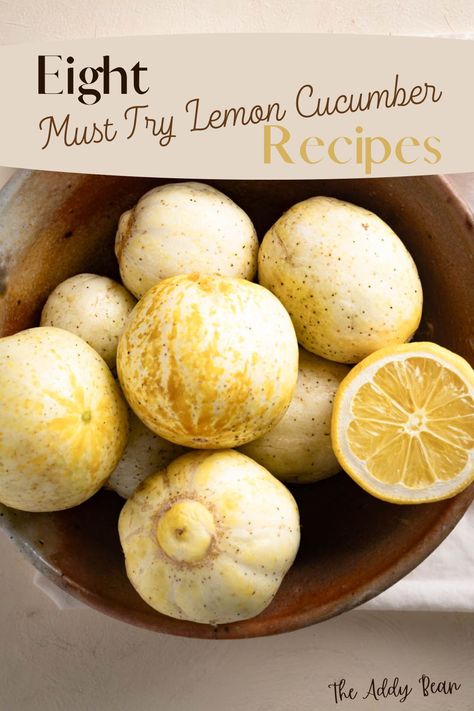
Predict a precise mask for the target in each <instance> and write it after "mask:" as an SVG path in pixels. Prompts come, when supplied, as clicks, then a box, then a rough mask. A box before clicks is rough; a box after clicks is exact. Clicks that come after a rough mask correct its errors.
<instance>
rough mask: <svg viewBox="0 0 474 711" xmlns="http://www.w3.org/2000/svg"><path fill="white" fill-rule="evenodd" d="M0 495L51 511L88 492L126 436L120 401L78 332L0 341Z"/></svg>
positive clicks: (33, 332) (36, 332) (38, 331)
mask: <svg viewBox="0 0 474 711" xmlns="http://www.w3.org/2000/svg"><path fill="white" fill-rule="evenodd" d="M0 363H1V368H0V501H1V502H2V503H4V504H6V505H7V506H12V507H14V508H17V509H21V510H23V511H57V510H60V509H67V508H70V507H71V506H77V505H78V504H80V503H82V502H83V501H85V500H86V499H88V498H89V497H90V496H92V494H94V493H95V492H96V491H97V490H98V489H99V488H100V487H101V486H102V485H103V483H104V481H105V480H106V479H107V477H108V476H109V475H110V474H111V472H112V471H113V470H114V468H115V466H116V464H117V462H118V461H119V459H120V457H121V455H122V452H123V450H124V448H125V444H126V441H127V436H128V416H127V407H126V404H125V402H124V400H123V398H122V395H121V393H120V389H119V388H118V386H117V384H116V382H115V381H114V379H113V377H112V374H111V372H110V370H109V368H108V367H107V365H106V364H105V362H104V361H103V360H102V358H101V357H100V356H99V355H98V354H97V353H96V352H95V351H94V350H93V349H92V348H91V347H90V346H89V345H87V343H85V341H83V340H82V339H80V338H79V337H78V336H75V335H73V334H72V333H69V331H65V330H62V329H59V328H42V327H39V328H32V329H29V330H27V331H22V332H21V333H18V334H16V335H13V336H8V337H6V338H2V339H0Z"/></svg>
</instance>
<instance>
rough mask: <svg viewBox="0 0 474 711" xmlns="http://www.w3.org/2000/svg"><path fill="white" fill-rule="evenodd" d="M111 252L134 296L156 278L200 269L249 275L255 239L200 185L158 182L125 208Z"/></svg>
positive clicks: (232, 208) (234, 211) (234, 210)
mask: <svg viewBox="0 0 474 711" xmlns="http://www.w3.org/2000/svg"><path fill="white" fill-rule="evenodd" d="M115 253H116V255H117V258H118V261H119V265H120V274H121V276H122V280H123V283H124V284H125V285H126V286H127V288H128V289H130V291H131V292H132V293H133V294H135V296H136V297H137V298H141V297H142V296H143V294H145V292H146V291H147V290H148V289H149V288H151V287H152V286H153V285H154V284H157V283H158V282H159V281H161V280H162V279H166V278H168V277H171V276H175V275H177V274H186V273H189V272H200V273H202V274H214V273H215V274H222V275H224V276H233V277H242V278H244V279H250V280H251V279H253V278H254V276H255V274H256V272H257V253H258V240H257V235H256V232H255V228H254V226H253V224H252V222H251V220H250V218H249V217H248V215H247V214H246V213H245V212H244V211H243V210H242V209H241V208H240V207H239V206H238V205H236V204H235V202H233V201H232V200H231V199H230V198H229V197H227V195H224V194H223V193H221V192H220V191H219V190H216V189H215V188H213V187H211V186H210V185H205V184H204V183H196V182H185V183H169V184H167V185H161V186H159V187H157V188H154V189H153V190H150V191H149V192H148V193H146V194H145V195H143V197H141V198H140V200H139V201H138V203H137V204H136V205H135V207H133V208H132V209H131V210H128V211H127V212H125V213H124V214H123V215H122V217H121V219H120V222H119V227H118V230H117V236H116V242H115Z"/></svg>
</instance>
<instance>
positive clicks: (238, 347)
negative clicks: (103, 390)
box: [117, 274, 298, 449]
mask: <svg viewBox="0 0 474 711" xmlns="http://www.w3.org/2000/svg"><path fill="white" fill-rule="evenodd" d="M117 372H118V375H119V379H120V382H121V385H122V388H123V390H124V393H125V396H126V398H127V400H128V402H129V403H130V405H131V407H132V408H133V410H134V411H135V413H136V414H137V415H138V417H139V418H140V419H141V420H142V421H143V422H144V423H145V424H146V425H147V427H149V428H150V429H151V430H153V431H154V432H156V433H157V434H159V435H160V436H161V437H164V438H165V439H168V440H170V441H172V442H175V443H176V444H181V445H183V446H188V447H194V448H197V449H221V448H227V447H234V446H237V445H240V444H244V443H245V442H248V441H250V440H252V439H255V438H256V437H258V436H260V435H261V434H263V433H264V432H266V431H267V430H269V429H271V428H272V427H273V426H274V425H275V424H276V423H277V422H278V420H279V419H280V418H281V417H282V416H283V414H284V412H285V410H286V409H287V407H288V405H289V404H290V400H291V397H292V395H293V391H294V388H295V385H296V379H297V375H298V344H297V341H296V336H295V332H294V328H293V325H292V323H291V319H290V317H289V316H288V313H287V312H286V311H285V309H284V308H283V306H282V305H281V303H280V302H279V301H278V299H276V298H275V296H273V294H271V293H270V292H269V291H268V290H267V289H264V288H263V287H261V286H259V285H258V284H253V283H251V282H248V281H245V280H244V279H236V278H228V277H221V276H217V275H213V276H205V275H202V274H201V275H198V274H191V275H182V276H178V277H173V278H170V279H166V280H164V281H162V282H160V283H159V284H157V285H156V286H154V287H153V288H152V289H150V290H149V291H148V292H147V293H146V295H145V296H144V297H143V299H141V301H139V303H138V304H137V306H136V307H135V309H134V311H133V313H132V315H131V317H130V319H129V321H128V324H127V327H126V328H125V331H124V332H123V334H122V336H121V339H120V342H119V348H118V355H117Z"/></svg>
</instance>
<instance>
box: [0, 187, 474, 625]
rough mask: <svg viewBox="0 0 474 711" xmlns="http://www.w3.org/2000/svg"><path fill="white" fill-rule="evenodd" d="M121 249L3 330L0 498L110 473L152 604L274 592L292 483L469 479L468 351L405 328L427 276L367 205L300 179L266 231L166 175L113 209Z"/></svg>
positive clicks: (67, 496) (217, 602)
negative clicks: (35, 322) (306, 191)
mask: <svg viewBox="0 0 474 711" xmlns="http://www.w3.org/2000/svg"><path fill="white" fill-rule="evenodd" d="M115 252H116V256H117V258H118V261H119V267H120V274H121V278H122V279H123V282H124V285H121V284H118V283H116V282H114V281H113V280H111V279H109V278H106V277H103V276H98V275H91V274H77V275H75V276H72V277H71V278H70V279H67V280H66V281H65V282H63V283H62V284H59V285H58V286H57V287H56V289H55V290H54V291H53V292H52V294H51V295H50V296H49V298H48V300H47V302H46V304H45V307H44V309H43V314H42V317H41V327H39V328H32V329H29V330H27V331H24V332H22V333H18V334H16V335H12V336H8V337H5V338H2V339H0V362H1V368H0V501H2V502H3V503H4V504H6V505H8V506H12V507H16V508H19V509H23V510H25V511H54V510H60V509H64V508H68V507H71V506H76V505H78V504H80V503H81V502H83V501H85V500H86V499H88V498H89V497H90V496H92V495H93V494H94V493H95V492H96V491H97V490H98V489H99V488H100V487H101V486H103V485H105V486H106V487H108V488H110V489H112V490H114V491H116V492H117V493H119V494H120V496H122V497H123V498H125V499H127V501H126V503H125V504H124V507H123V510H122V513H121V515H120V520H119V536H120V540H121V544H122V548H123V551H124V555H125V564H126V570H127V574H128V577H129V579H130V581H131V583H132V585H133V586H134V587H135V589H136V590H137V592H138V594H139V595H141V596H142V598H143V599H144V600H145V601H146V602H147V603H148V604H149V605H151V606H152V607H153V608H154V609H156V610H158V611H159V612H161V613H163V614H165V615H170V616H172V617H175V618H179V619H186V620H192V621H194V622H198V623H208V624H213V625H216V624H223V623H230V622H236V621H239V620H244V619H247V618H249V617H252V616H254V615H257V614H259V613H260V612H261V611H262V610H263V609H265V607H267V605H269V604H270V602H271V601H272V599H273V597H274V596H275V594H276V593H277V590H278V588H279V586H280V584H281V581H282V579H283V577H284V575H285V574H286V572H287V571H288V569H289V568H290V566H291V565H292V563H293V561H294V559H295V556H296V554H297V551H298V546H299V542H300V525H299V514H298V508H297V504H296V502H295V500H294V498H293V496H292V494H291V493H290V492H289V490H288V489H287V488H286V486H285V483H289V482H291V483H294V484H299V483H304V484H310V485H311V486H318V483H317V482H318V480H321V479H325V478H327V477H330V476H333V475H335V474H336V473H337V472H338V471H339V469H340V467H341V466H342V468H343V469H344V470H345V471H346V472H347V474H348V475H349V476H351V477H352V479H353V480H354V481H355V482H357V483H358V484H359V485H360V486H361V487H363V488H364V489H365V490H366V491H367V492H369V493H370V494H372V495H373V496H376V497H379V498H381V499H384V500H386V501H389V502H393V503H397V504H413V503H421V502H430V501H436V500H439V499H443V498H446V497H449V496H453V495H455V494H456V493H458V492H460V491H461V490H462V489H464V488H466V487H467V486H468V485H469V484H470V483H471V482H472V481H473V479H474V374H473V371H472V368H471V367H470V365H469V364H468V363H467V362H466V361H465V360H463V358H461V357H460V356H458V355H455V354H454V353H451V352H450V351H448V350H446V349H445V348H442V347H441V346H439V345H436V344H433V343H416V342H409V341H410V339H411V338H412V337H413V335H414V333H415V332H416V330H417V328H418V326H419V323H420V319H421V312H422V302H423V296H422V287H421V283H420V279H419V276H418V272H417V269H416V266H415V263H414V261H413V259H412V257H411V256H410V254H409V253H408V251H407V250H406V248H405V246H404V245H403V243H402V242H401V240H400V239H399V238H398V237H397V235H396V234H395V233H394V232H393V231H392V230H391V228H390V227H389V226H388V225H387V224H386V223H385V222H383V221H382V220H381V219H380V218H379V217H377V216H376V215H374V214H373V213H372V212H369V211H368V210H366V209H364V208H362V207H358V206H355V205H352V204H350V203H347V202H345V201H342V200H337V199H335V198H328V197H322V196H316V197H312V198H309V199H307V200H304V201H303V202H300V203H298V204H297V205H294V206H293V207H291V208H290V209H289V210H288V211H287V212H286V213H285V214H284V215H282V216H281V217H280V218H279V219H278V220H277V221H276V222H275V224H274V225H273V226H270V228H269V229H268V231H267V233H266V235H265V236H264V238H263V241H262V244H261V246H260V247H259V245H258V240H257V235H256V232H255V228H254V226H253V224H252V221H251V219H250V217H249V216H248V215H246V214H245V212H244V211H243V210H242V209H241V208H240V207H239V206H237V205H236V204H235V203H234V202H233V201H232V200H231V199H230V198H228V197H227V196H225V195H223V194H222V193H221V192H219V191H218V190H216V189H215V188H213V187H211V186H207V185H203V184H202V183H195V182H181V183H173V184H169V185H162V186H159V187H157V188H154V189H153V190H151V191H149V192H148V193H146V194H145V195H144V196H143V197H142V198H141V199H140V200H139V201H138V202H137V204H136V205H135V206H134V207H132V208H131V209H130V210H128V211H127V212H126V213H124V214H123V215H122V217H121V219H120V222H119V225H118V229H117V235H116V242H115ZM111 257H112V258H113V254H111ZM257 265H258V281H259V283H255V282H254V281H252V280H254V279H255V277H256V276H257ZM129 292H131V293H129ZM132 294H133V296H132ZM135 297H136V299H139V301H138V303H136V301H135ZM354 364H356V365H354ZM112 373H114V374H115V373H116V374H117V376H118V381H117V380H116V379H114V375H113V374H112ZM119 383H120V385H119ZM235 448H238V451H237V450H236V449H235ZM188 449H190V450H191V451H188ZM319 486H320V487H321V491H323V490H324V486H322V485H319ZM295 490H296V489H295ZM299 491H301V492H302V493H301V495H302V496H304V491H305V488H304V487H300V488H299ZM303 535H304V532H303Z"/></svg>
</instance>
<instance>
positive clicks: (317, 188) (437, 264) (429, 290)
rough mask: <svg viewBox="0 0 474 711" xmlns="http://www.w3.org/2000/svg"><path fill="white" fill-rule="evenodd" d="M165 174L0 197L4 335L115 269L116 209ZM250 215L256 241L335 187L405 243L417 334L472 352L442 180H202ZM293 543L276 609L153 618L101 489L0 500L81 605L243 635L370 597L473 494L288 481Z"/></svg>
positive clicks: (115, 504)
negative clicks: (296, 540) (413, 494)
mask: <svg viewBox="0 0 474 711" xmlns="http://www.w3.org/2000/svg"><path fill="white" fill-rule="evenodd" d="M164 182H169V181H168V180H165V179H160V180H158V179H157V180H152V179H142V178H127V177H110V176H89V175H71V174H65V173H41V172H20V173H18V174H17V175H16V176H15V177H14V178H13V180H12V181H11V182H10V183H9V184H8V186H7V187H6V188H5V189H4V191H3V192H2V194H1V195H0V335H8V334H11V333H14V332H16V331H18V330H21V329H23V328H28V327H30V326H33V325H37V323H38V318H39V314H40V311H41V308H42V306H43V304H44V302H45V300H46V298H47V296H48V294H49V293H50V291H51V290H52V289H53V288H54V287H55V286H56V285H57V284H58V283H59V282H61V281H62V280H63V279H65V278H67V277H68V276H71V275H73V274H76V273H79V272H84V271H90V272H95V273H99V274H105V275H108V276H112V277H117V276H118V268H117V263H116V260H115V257H114V253H113V240H114V235H115V229H116V225H117V221H118V217H119V216H120V214H121V212H123V211H124V210H125V209H127V208H129V207H131V206H132V205H133V204H134V202H135V201H136V200H137V199H138V198H139V197H140V195H142V194H143V193H144V192H145V191H146V190H148V189H150V188H151V187H153V186H155V185H158V184H160V183H164ZM211 182H212V184H213V185H215V186H216V187H217V188H219V189H221V190H222V191H223V192H225V193H226V194H228V195H229V196H230V197H232V198H233V199H234V200H235V201H236V202H237V203H238V204H239V205H241V207H243V208H244V210H246V211H247V212H248V214H249V215H250V217H251V218H252V219H253V221H254V224H255V226H256V229H257V232H258V234H259V237H260V238H261V237H263V235H264V234H265V230H266V229H267V228H268V227H270V225H271V224H272V223H273V222H274V221H275V220H276V219H277V218H278V217H279V216H280V214H281V213H282V212H283V211H284V210H285V209H287V208H288V207H290V206H291V205H292V204H294V203H295V202H298V201H299V200H303V199H305V198H307V197H310V196H312V195H317V194H321V195H332V196H335V197H339V198H343V199H346V200H349V201H351V202H354V203H356V204H359V205H362V206H364V207H367V208H368V209H370V210H373V211H374V212H376V213H377V214H378V215H380V217H382V218H383V219H384V220H386V221H387V222H388V223H389V224H390V225H391V227H392V228H393V229H394V230H395V232H396V233H397V234H398V235H399V236H400V237H401V239H402V240H403V241H404V242H405V244H406V246H407V247H408V249H409V251H410V252H411V254H412V256H413V257H414V259H415V262H416V264H417V266H418V269H419V272H420V276H421V280H422V283H423V288H424V296H425V305H424V312H423V320H422V324H421V326H420V329H419V332H418V334H417V336H416V340H423V339H426V340H433V341H436V342H438V343H440V344H441V345H444V346H446V347H448V348H451V349H452V350H454V351H456V352H457V353H459V354H460V355H462V356H464V357H465V358H466V359H467V360H469V361H470V362H471V364H472V363H473V361H474V358H473V347H474V343H473V339H472V333H473V332H474V329H473V318H474V292H473V290H472V289H470V290H466V285H468V284H470V283H471V282H472V262H473V259H474V250H473V223H472V216H471V214H470V212H469V211H468V210H467V208H466V207H465V206H464V205H463V203H462V202H461V201H460V200H459V199H458V198H457V197H456V195H455V194H454V193H453V192H452V190H451V189H450V188H449V186H448V184H447V183H446V182H445V181H444V180H443V179H442V178H439V177H434V176H433V177H432V176H430V177H419V178H416V177H415V178H411V177H410V178H397V179H390V178H387V179H364V180H331V181H316V180H314V181H309V180H303V181H211ZM292 491H293V494H294V495H295V498H296V499H297V502H298V505H299V508H300V513H301V522H302V544H301V548H300V551H299V554H298V557H297V560H296V562H295V564H294V566H293V567H292V569H291V570H290V572H289V573H288V574H287V576H286V578H285V580H284V582H283V584H282V586H281V588H280V590H279V592H278V594H277V596H276V597H275V599H274V601H273V602H272V604H271V605H270V606H269V607H268V608H267V609H266V610H265V611H264V612H263V613H261V614H260V615H259V616H258V617H255V618H253V619H250V620H246V621H243V622H238V623H233V624H229V625H220V626H217V627H211V626H209V625H200V624H195V623H189V622H185V621H179V620H173V619H171V618H168V617H165V616H163V615H160V614H159V613H157V612H155V611H154V610H152V609H151V608H150V607H148V605H146V604H145V603H144V602H143V601H142V600H141V599H140V597H139V596H138V595H137V594H136V593H135V591H134V590H133V588H132V586H131V585H130V583H129V582H128V580H127V578H126V575H125V568H124V564H123V556H122V553H121V549H120V544H119V540H118V534H117V526H116V524H117V517H118V514H119V512H120V508H121V506H122V503H123V502H122V500H121V499H120V498H119V497H118V496H117V495H115V494H113V493H111V492H106V491H101V492H99V494H97V495H96V496H94V497H93V498H92V499H90V500H89V501H87V502H86V503H85V504H83V505H82V506H79V507H77V508H74V509H70V510H68V511H62V512H57V513H48V514H31V513H23V512H20V511H14V510H12V509H8V508H6V507H0V523H1V524H2V525H3V526H4V527H5V528H7V529H8V531H9V532H10V534H11V535H12V537H14V538H15V539H16V541H17V543H18V544H19V545H20V547H21V548H22V549H23V550H24V551H25V552H26V553H27V554H28V555H29V557H30V558H31V559H32V560H33V562H34V564H35V565H36V566H37V567H39V568H40V569H41V570H42V571H43V572H44V573H46V574H47V575H48V576H49V577H51V578H52V579H53V580H55V581H56V582H57V583H58V585H60V586H61V587H63V588H64V589H66V590H68V591H69V592H70V593H72V594H73V595H75V596H76V597H78V598H79V599H81V600H83V601H84V602H86V603H88V604H90V605H92V606H93V607H96V608H98V609H100V610H102V611H104V612H106V613H108V614H111V615H113V616H116V617H118V618H120V619H122V620H125V621H127V622H131V623H134V624H138V625H142V626H145V627H148V628H150V629H154V630H157V631H162V632H169V633H173V634H181V635H189V636H195V637H208V638H230V637H248V636H257V635H263V634H271V633H276V632H283V631H288V630H291V629H295V628H297V627H301V626H303V625H306V624H311V623H313V622H317V621H320V620H323V619H325V618H327V617H329V616H331V615H334V614H338V613H340V612H342V611H344V610H347V609H350V608H351V607H353V606H355V605H357V604H359V603H361V602H363V601H364V600H366V599H368V598H370V597H373V596H374V595H376V594H378V593H379V592H381V591H382V590H383V589H385V588H386V587H388V586H389V585H391V584H392V583H394V582H395V581H396V580H398V579H399V578H401V577H402V576H403V575H405V574H406V573H407V572H408V571H409V570H411V569H412V568H413V567H415V566H416V565H417V564H418V563H419V562H421V560H423V558H424V557H426V556H427V555H428V554H429V553H430V552H431V551H432V550H433V549H434V548H435V547H436V546H437V545H438V544H439V543H440V542H441V540H442V539H443V538H444V537H445V536H446V535H447V533H448V532H449V531H450V530H451V528H452V527H453V526H454V525H455V524H456V523H457V521H458V520H459V518H460V517H461V516H462V514H463V513H464V511H465V509H466V508H467V506H468V505H469V503H470V502H471V501H472V499H473V498H474V486H471V487H470V488H469V489H467V490H466V491H464V492H463V493H462V494H460V495H458V496H457V497H455V498H453V499H450V500H447V501H443V502H439V503H436V504H430V505H419V506H397V505H391V504H387V503H384V502H382V501H379V500H377V499H374V498H372V497H371V496H369V495H368V494H366V493H365V492H364V491H362V490H361V489H360V488H358V487H357V486H356V485H355V484H354V483H353V482H352V481H351V480H350V479H349V477H347V476H346V475H345V474H344V473H342V472H341V473H340V474H338V475H337V476H335V477H333V478H331V479H328V480H325V481H322V482H320V483H318V484H313V485H306V486H299V487H293V488H292Z"/></svg>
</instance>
